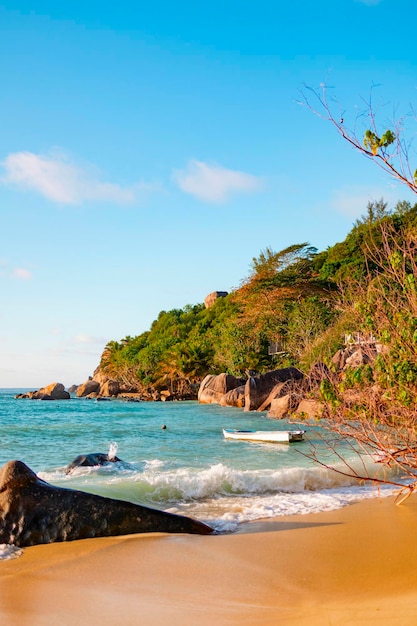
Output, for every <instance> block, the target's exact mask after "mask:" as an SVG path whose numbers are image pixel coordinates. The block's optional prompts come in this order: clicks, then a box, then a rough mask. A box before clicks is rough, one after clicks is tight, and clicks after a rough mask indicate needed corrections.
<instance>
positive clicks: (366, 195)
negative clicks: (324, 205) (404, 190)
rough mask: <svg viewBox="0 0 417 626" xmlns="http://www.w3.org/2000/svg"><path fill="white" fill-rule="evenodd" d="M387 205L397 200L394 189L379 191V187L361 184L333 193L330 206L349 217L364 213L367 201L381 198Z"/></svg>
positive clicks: (375, 200) (356, 216) (357, 216)
mask: <svg viewBox="0 0 417 626" xmlns="http://www.w3.org/2000/svg"><path fill="white" fill-rule="evenodd" d="M381 195H382V196H383V199H384V201H385V202H387V203H388V204H389V205H391V204H395V203H396V201H397V200H398V198H397V194H396V193H395V191H394V190H392V191H390V190H387V189H386V188H385V189H383V191H382V193H381V188H376V187H375V188H369V187H361V186H359V185H358V186H352V187H343V188H342V189H339V190H338V191H336V192H335V193H334V194H333V197H332V199H331V206H332V207H333V208H334V209H336V211H338V212H339V213H342V214H343V215H347V216H348V217H351V218H359V217H361V215H364V214H365V213H366V209H367V206H368V203H369V202H377V201H378V200H380V199H381Z"/></svg>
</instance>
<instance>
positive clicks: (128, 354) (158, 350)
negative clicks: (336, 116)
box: [101, 134, 417, 404]
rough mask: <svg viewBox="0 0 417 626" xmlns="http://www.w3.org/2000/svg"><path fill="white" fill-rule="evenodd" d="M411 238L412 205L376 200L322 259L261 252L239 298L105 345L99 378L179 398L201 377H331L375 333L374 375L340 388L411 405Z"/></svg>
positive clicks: (293, 249)
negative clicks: (275, 345)
mask: <svg viewBox="0 0 417 626" xmlns="http://www.w3.org/2000/svg"><path fill="white" fill-rule="evenodd" d="M382 140H383V144H385V143H387V142H388V141H389V137H388V138H387V136H386V134H385V135H384V136H383V137H382V138H381V140H380V141H382ZM416 233H417V205H416V206H414V207H411V206H410V204H409V203H407V202H402V203H399V204H398V205H397V207H396V209H395V210H394V211H393V212H390V211H388V209H387V205H386V203H385V202H384V201H383V200H382V199H381V200H379V201H377V202H372V203H368V206H367V209H366V212H365V214H364V215H363V216H362V217H361V218H360V219H359V220H357V221H356V223H355V224H354V225H353V227H352V230H351V231H350V232H349V233H348V235H347V236H346V238H345V240H344V241H342V242H340V243H337V244H335V245H334V246H332V247H330V248H328V249H327V250H325V251H324V252H321V253H320V254H318V253H317V251H316V249H315V248H313V247H312V246H310V245H309V244H308V243H301V244H294V245H292V246H289V247H287V248H285V249H283V250H281V251H279V252H275V251H274V250H273V249H272V248H271V247H267V248H265V250H263V251H261V253H260V254H259V256H258V257H257V258H254V259H253V260H252V266H251V273H250V275H249V276H248V277H247V278H246V280H244V281H243V282H242V285H241V286H240V288H239V289H237V290H235V291H234V292H232V293H231V294H230V295H228V296H227V297H225V298H219V299H218V300H217V301H216V302H215V304H214V305H213V306H212V307H210V308H209V309H206V308H205V307H204V305H203V304H197V305H194V306H193V305H187V306H185V307H184V308H183V309H173V310H171V311H161V312H160V314H159V315H158V318H157V319H156V320H155V321H154V322H153V323H152V325H151V328H150V329H149V331H147V332H145V333H142V334H141V335H138V336H136V337H126V338H125V339H122V340H120V341H111V342H109V343H108V344H107V346H106V347H105V350H104V351H103V355H102V360H101V367H102V370H103V372H104V373H106V374H108V375H109V376H111V377H112V378H114V379H116V380H119V381H122V382H124V383H125V384H128V385H131V386H133V387H137V388H141V389H142V388H147V387H149V388H151V389H162V388H169V389H172V390H173V391H174V392H177V393H181V392H182V391H184V390H185V389H186V388H189V387H190V386H191V385H193V384H197V383H198V382H200V381H201V379H202V378H203V377H204V376H205V375H206V374H207V373H212V374H216V373H220V372H229V373H231V374H234V375H235V376H238V377H239V376H245V372H246V370H248V369H250V370H256V371H259V372H261V373H262V372H265V371H268V370H271V369H275V368H277V367H286V366H289V365H295V366H297V367H299V368H300V369H303V370H304V371H308V370H309V368H310V367H311V366H312V365H313V364H314V363H316V362H318V361H320V362H323V363H326V364H327V365H328V366H329V367H332V357H333V355H334V354H335V353H336V352H337V350H339V349H340V348H342V347H343V339H344V335H345V333H349V332H352V331H355V332H356V331H362V332H368V333H369V332H373V333H374V334H375V335H376V336H378V339H379V340H380V341H381V342H382V343H383V344H384V345H386V346H387V350H386V351H385V352H384V354H383V355H379V357H378V358H377V360H376V362H375V367H374V370H373V371H371V370H370V368H369V367H368V366H362V367H360V368H357V369H355V370H352V371H350V370H348V372H347V374H346V378H345V381H344V386H345V388H347V387H349V386H354V387H358V388H364V387H366V386H367V385H370V384H372V383H373V381H376V382H378V384H379V385H381V386H382V387H383V388H384V389H387V390H389V393H390V394H391V397H395V398H397V400H398V401H401V402H403V403H404V404H406V403H408V404H410V403H411V402H412V401H413V400H412V398H413V397H414V396H415V395H416V394H415V393H414V396H413V390H412V388H413V386H414V387H416V386H417V269H416V254H415V250H416V249H417V234H416ZM270 342H279V343H280V344H281V345H282V350H281V352H280V353H279V354H278V355H276V356H270V355H268V345H269V343H270ZM322 394H327V395H329V394H330V395H331V390H330V389H327V390H326V389H322ZM323 397H324V396H323ZM329 397H330V396H329ZM333 400H334V399H333ZM333 400H332V402H333Z"/></svg>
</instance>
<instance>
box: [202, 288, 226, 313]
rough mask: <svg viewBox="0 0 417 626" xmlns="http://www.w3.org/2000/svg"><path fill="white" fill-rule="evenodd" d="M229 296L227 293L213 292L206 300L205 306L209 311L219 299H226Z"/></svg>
mask: <svg viewBox="0 0 417 626" xmlns="http://www.w3.org/2000/svg"><path fill="white" fill-rule="evenodd" d="M227 295H228V293H227V291H212V292H211V293H209V295H208V296H206V297H205V298H204V306H205V307H206V309H209V308H210V307H212V306H213V304H214V303H215V302H216V300H217V299H218V298H225V297H226V296H227Z"/></svg>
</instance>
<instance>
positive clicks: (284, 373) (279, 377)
mask: <svg viewBox="0 0 417 626" xmlns="http://www.w3.org/2000/svg"><path fill="white" fill-rule="evenodd" d="M303 378H304V374H303V373H302V372H301V371H300V370H299V369H297V368H296V367H286V368H284V369H280V370H274V371H272V372H267V373H266V374H261V375H260V376H256V377H255V376H251V377H250V378H249V379H248V380H247V381H246V386H245V411H256V410H257V409H259V407H260V406H261V405H262V404H263V403H264V402H265V400H266V399H267V397H268V396H269V394H270V393H271V391H272V390H273V388H274V387H275V386H276V385H277V384H278V383H283V382H286V381H289V380H291V381H301V380H303Z"/></svg>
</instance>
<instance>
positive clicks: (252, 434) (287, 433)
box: [223, 428, 305, 443]
mask: <svg viewBox="0 0 417 626" xmlns="http://www.w3.org/2000/svg"><path fill="white" fill-rule="evenodd" d="M304 432H305V431H304V430H229V429H226V428H224V429H223V435H224V437H225V439H237V440H241V441H259V442H263V443H291V442H293V441H302V440H303V437H304Z"/></svg>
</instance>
